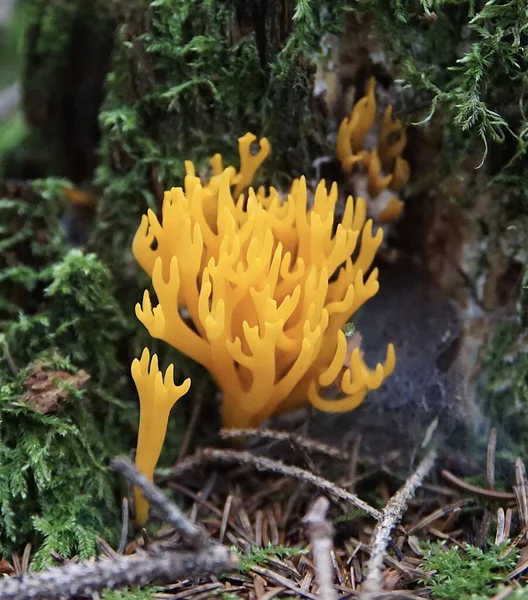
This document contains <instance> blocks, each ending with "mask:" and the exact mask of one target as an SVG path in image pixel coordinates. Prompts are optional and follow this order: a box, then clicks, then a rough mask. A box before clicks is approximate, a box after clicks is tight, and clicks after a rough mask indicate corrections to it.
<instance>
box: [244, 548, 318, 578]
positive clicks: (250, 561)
mask: <svg viewBox="0 0 528 600" xmlns="http://www.w3.org/2000/svg"><path fill="white" fill-rule="evenodd" d="M233 552H235V553H236V554H238V556H239V558H240V566H239V567H238V570H239V571H240V572H241V573H247V571H249V570H250V569H251V567H252V566H253V565H259V566H260V565H265V564H266V563H267V562H268V560H269V559H270V558H272V557H274V556H276V557H278V558H286V557H292V556H301V555H303V554H306V552H307V550H303V549H301V548H290V547H287V546H281V545H279V546H275V545H273V544H271V543H270V544H268V545H267V546H263V547H256V546H253V547H252V548H251V549H250V551H249V553H248V554H242V553H241V552H240V551H239V550H238V549H237V548H233Z"/></svg>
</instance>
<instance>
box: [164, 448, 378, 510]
mask: <svg viewBox="0 0 528 600" xmlns="http://www.w3.org/2000/svg"><path fill="white" fill-rule="evenodd" d="M206 463H227V464H232V463H236V464H242V465H251V466H253V467H255V468H256V469H257V470H258V471H271V472H272V473H278V474H280V475H284V476H286V477H293V478H295V479H301V480H302V481H306V482H308V483H311V484H312V485H313V486H315V487H317V488H319V489H320V490H324V491H325V492H327V493H328V494H330V495H331V496H333V497H334V498H338V499H339V500H344V501H345V502H349V503H350V504H352V505H353V506H355V507H356V508H359V510H362V511H363V512H365V513H366V514H367V515H369V516H370V517H372V518H373V519H376V520H377V521H379V520H380V519H381V512H380V511H379V510H377V509H375V508H374V507H372V506H370V504H367V503H366V502H365V501H364V500H361V498H358V497H357V496H356V495H355V494H351V493H350V492H347V491H346V490H344V489H343V488H341V487H339V486H338V485H336V484H335V483H332V482H331V481H328V479H324V478H323V477H319V476H317V475H314V474H313V473H310V471H305V470H304V469H301V468H299V467H294V466H291V465H285V464H284V463H282V462H280V461H277V460H272V459H270V458H264V457H262V456H255V455H254V454H251V452H244V451H239V450H217V449H215V448H204V449H203V450H200V451H199V452H198V453H197V454H195V455H194V456H192V457H190V459H186V460H185V461H183V462H182V463H178V464H176V465H175V466H174V468H173V470H172V475H173V476H178V475H180V474H181V473H182V472H184V471H186V470H188V468H189V467H190V466H191V465H192V467H193V468H197V467H199V466H203V465H204V464H206Z"/></svg>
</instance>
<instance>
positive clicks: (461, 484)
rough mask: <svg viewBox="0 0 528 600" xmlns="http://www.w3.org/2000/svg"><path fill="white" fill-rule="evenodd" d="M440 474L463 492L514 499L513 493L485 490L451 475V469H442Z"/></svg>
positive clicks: (494, 497)
mask: <svg viewBox="0 0 528 600" xmlns="http://www.w3.org/2000/svg"><path fill="white" fill-rule="evenodd" d="M440 474H441V475H442V477H443V478H444V479H447V481H449V483H452V484H453V485H454V486H455V487H457V488H459V489H461V490H464V491H465V492H470V493H471V494H476V495H477V496H484V497H485V498H492V499H493V500H515V494H512V493H510V492H497V491H496V490H487V489H486V488H481V487H478V486H477V485H472V484H471V483H467V482H465V481H463V480H462V479H460V478H459V477H457V476H456V475H453V473H451V471H448V470H446V469H443V470H442V471H440Z"/></svg>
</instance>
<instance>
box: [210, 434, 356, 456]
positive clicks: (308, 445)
mask: <svg viewBox="0 0 528 600" xmlns="http://www.w3.org/2000/svg"><path fill="white" fill-rule="evenodd" d="M220 437H221V438H222V439H224V440H232V439H237V438H241V437H257V438H259V439H264V440H275V441H277V442H289V443H290V444H291V445H292V446H294V447H297V448H303V449H304V450H308V451H311V452H319V454H324V455H325V456H329V457H330V458H338V459H340V460H349V458H350V457H349V455H348V454H347V453H346V452H343V451H342V450H340V449H339V448H336V447H335V446H330V445H329V444H323V443H322V442H318V441H316V440H311V439H309V438H306V437H304V436H302V435H298V434H296V433H290V432H289V431H275V430H274V429H222V430H221V431H220Z"/></svg>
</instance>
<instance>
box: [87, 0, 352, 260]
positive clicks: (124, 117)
mask: <svg viewBox="0 0 528 600" xmlns="http://www.w3.org/2000/svg"><path fill="white" fill-rule="evenodd" d="M148 4H149V11H148V12H146V11H145V2H140V1H139V0H138V1H136V2H135V3H128V4H127V6H126V8H124V9H123V12H122V14H120V15H119V19H120V22H121V23H122V24H121V26H120V28H119V33H118V39H117V43H116V49H115V54H114V65H113V69H112V72H111V73H110V75H109V77H108V93H107V97H106V100H105V104H104V108H103V111H102V112H101V115H100V122H101V127H102V129H103V142H102V146H101V158H102V160H101V164H100V166H99V168H98V171H97V184H98V185H99V186H100V187H101V189H102V190H103V198H102V201H101V203H100V207H99V218H98V221H97V225H96V233H95V236H94V239H93V244H94V245H97V246H98V247H101V248H106V251H108V252H111V253H112V255H113V256H114V257H117V256H118V255H119V253H122V248H123V247H127V246H128V245H129V244H130V242H131V237H132V235H133V232H134V231H135V229H136V228H137V225H138V223H139V217H140V215H141V214H142V213H143V212H144V211H145V209H146V208H147V207H150V208H156V205H157V204H159V202H160V199H161V198H160V195H161V193H162V192H163V190H165V189H168V188H169V187H172V186H175V185H180V184H181V183H182V178H183V174H184V170H183V162H184V160H193V161H195V162H196V163H198V164H199V165H202V164H204V163H205V162H206V161H207V160H208V159H209V158H210V156H212V154H214V153H215V152H221V153H222V154H223V155H224V157H225V162H226V163H228V162H232V161H235V164H236V161H237V160H238V158H237V138H238V137H240V136H241V135H243V134H244V133H246V132H247V131H252V132H254V133H255V134H256V135H258V136H262V135H266V136H268V137H269V138H270V141H271V145H272V156H271V158H270V160H269V161H267V164H266V168H267V169H268V171H267V174H268V175H269V174H270V173H273V174H274V175H273V177H272V179H274V180H275V181H281V180H284V177H285V175H284V174H287V178H288V180H291V177H292V176H293V175H296V174H299V173H302V172H307V171H308V170H309V168H310V165H311V161H312V160H313V157H314V156H316V155H317V154H319V153H321V152H322V151H323V149H327V148H326V139H325V134H326V130H325V127H326V125H325V124H324V122H321V123H316V122H315V121H314V118H313V117H314V100H313V96H312V87H313V81H312V78H313V70H314V69H313V65H312V62H311V60H310V56H309V52H311V51H313V50H314V48H315V47H316V46H318V44H319V43H320V36H321V35H322V34H324V33H325V32H327V31H333V30H337V29H338V27H339V24H340V23H341V24H342V18H341V17H342V13H340V12H339V7H338V6H337V5H339V6H342V3H336V6H335V7H332V8H328V7H326V11H323V10H322V8H323V7H325V6H326V4H327V3H325V2H321V1H319V2H313V3H311V4H310V6H311V11H308V10H304V11H302V10H300V11H298V12H297V13H295V18H293V16H294V15H293V14H292V13H291V12H289V11H290V9H291V5H290V3H287V2H280V1H278V0H274V1H272V2H269V3H261V2H253V1H249V0H248V1H242V0H238V1H237V2H233V3H225V2H221V1H219V0H208V1H206V2H203V1H202V0H186V1H185V2H183V3H182V2H176V1H175V0H157V1H156V2H149V3H148ZM265 173H266V172H265Z"/></svg>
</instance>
